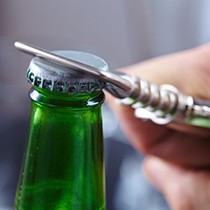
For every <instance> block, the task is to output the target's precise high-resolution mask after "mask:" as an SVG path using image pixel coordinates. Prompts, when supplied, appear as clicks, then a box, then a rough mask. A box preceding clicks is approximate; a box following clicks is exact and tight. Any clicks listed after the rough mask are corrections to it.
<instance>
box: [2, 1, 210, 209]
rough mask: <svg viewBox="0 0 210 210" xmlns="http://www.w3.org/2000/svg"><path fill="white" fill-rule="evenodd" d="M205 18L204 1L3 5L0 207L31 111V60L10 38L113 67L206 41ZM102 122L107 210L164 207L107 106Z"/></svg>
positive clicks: (208, 9)
mask: <svg viewBox="0 0 210 210" xmlns="http://www.w3.org/2000/svg"><path fill="white" fill-rule="evenodd" d="M209 20H210V1H208V0H200V1H197V0H191V1H187V0H185V1H183V0H170V1H158V0H133V1H126V0H121V1H120V0H115V1H112V0H106V1H98V0H90V1H82V0H68V1H67V0H59V1H56V0H45V1H42V0H36V1H27V0H1V1H0V210H11V209H13V203H14V196H15V189H16V185H17V181H18V175H19V170H20V164H21V160H22V156H23V151H24V147H25V142H26V141H27V131H28V113H29V107H30V100H29V98H28V90H29V88H30V86H29V85H28V84H27V81H26V76H25V74H26V69H27V67H28V64H29V62H30V59H31V57H30V56H28V55H25V54H23V53H20V52H18V51H17V50H16V49H15V48H14V47H13V43H14V41H16V40H19V41H26V42H30V43H32V44H35V45H37V46H40V47H43V48H46V49H49V50H61V49H62V50H80V51H86V52H89V53H93V54H96V55H98V56H100V57H102V58H103V59H105V60H106V61H107V62H108V64H109V66H110V69H113V70H115V69H117V68H120V67H122V66H126V65H130V64H133V63H136V62H140V61H143V60H145V59H149V58H152V57H155V56H160V55H164V54H168V53H172V52H176V51H180V50H184V49H188V48H192V47H195V46H198V45H200V44H203V43H206V42H208V41H209V39H210V21H209ZM183 70H184V69H183ZM103 119H104V135H105V147H106V178H107V180H106V185H107V186H106V189H107V210H141V209H142V210H145V209H147V210H159V209H161V210H168V209H169V208H168V206H167V204H166V202H165V201H164V199H163V197H162V196H161V195H160V194H159V193H158V192H157V191H156V190H155V189H153V188H152V187H151V186H150V184H149V183H148V182H147V181H146V180H145V178H144V177H143V175H142V173H141V170H140V165H141V161H142V159H143V156H142V155H141V154H138V153H137V152H136V151H135V150H134V149H133V147H132V146H131V145H130V144H129V141H128V139H126V137H125V135H124V134H123V131H122V130H121V129H120V126H119V123H118V121H117V120H116V119H115V118H114V116H113V115H112V113H111V112H110V111H109V109H108V107H107V106H106V104H105V105H104V107H103Z"/></svg>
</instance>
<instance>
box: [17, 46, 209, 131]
mask: <svg viewBox="0 0 210 210" xmlns="http://www.w3.org/2000/svg"><path fill="white" fill-rule="evenodd" d="M14 45H15V47H16V48H17V49H19V50H21V51H24V52H26V53H29V54H32V55H35V56H37V57H40V58H42V59H46V60H49V61H51V62H54V63H57V64H59V65H62V66H65V67H69V68H71V69H75V71H79V72H81V73H84V74H90V75H92V76H94V77H96V78H98V79H100V80H102V81H104V82H105V83H106V86H105V89H106V90H107V91H109V92H110V93H111V94H112V95H113V96H115V97H117V98H119V99H120V100H121V102H122V103H123V104H126V105H129V106H131V107H132V108H133V109H134V110H135V116H136V117H137V118H141V119H149V120H151V121H153V122H154V123H156V124H159V125H165V124H169V123H175V124H179V125H180V124H181V125H182V124H187V125H192V126H198V127H205V128H210V101H204V100H199V99H194V98H193V97H192V96H189V95H185V94H182V93H181V92H180V91H179V90H177V89H176V88H175V87H174V86H172V85H166V84H164V85H160V86H159V85H157V84H154V83H151V82H149V81H146V80H143V79H141V78H138V77H135V76H133V75H129V74H124V73H121V72H117V71H114V72H108V71H102V70H99V69H97V68H94V67H92V66H89V65H86V64H83V63H80V62H77V61H75V60H72V59H69V58H66V57H63V56H60V55H57V54H55V53H53V52H50V51H48V50H45V49H42V48H39V47H36V46H33V45H30V44H28V43H23V42H15V43H14Z"/></svg>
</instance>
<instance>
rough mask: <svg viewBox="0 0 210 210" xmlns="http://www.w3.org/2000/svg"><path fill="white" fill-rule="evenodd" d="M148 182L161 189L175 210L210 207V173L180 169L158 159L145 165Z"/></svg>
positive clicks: (147, 161) (146, 162)
mask: <svg viewBox="0 0 210 210" xmlns="http://www.w3.org/2000/svg"><path fill="white" fill-rule="evenodd" d="M143 171H144V173H145V175H146V177H147V178H148V180H149V181H150V182H151V183H152V184H153V185H154V186H155V187H156V188H157V189H159V190H160V191H161V192H162V193H163V195H164V196H165V198H166V200H167V201H168V203H169V205H170V207H171V208H172V209H173V210H183V209H185V210H207V209H209V206H210V172H209V171H192V170H188V169H185V168H180V167H178V166H176V165H172V164H170V163H169V162H165V161H163V160H161V159H159V158H156V157H149V158H147V159H146V160H145V161H144V163H143Z"/></svg>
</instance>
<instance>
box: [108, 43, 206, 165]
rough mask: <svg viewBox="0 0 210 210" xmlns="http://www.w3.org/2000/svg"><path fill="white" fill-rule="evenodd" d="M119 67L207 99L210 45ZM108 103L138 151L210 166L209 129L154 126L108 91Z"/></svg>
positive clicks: (181, 162) (182, 161) (184, 162)
mask: <svg viewBox="0 0 210 210" xmlns="http://www.w3.org/2000/svg"><path fill="white" fill-rule="evenodd" d="M121 70H122V71H125V72H127V73H129V74H134V75H136V76H138V77H140V78H143V79H146V80H149V81H151V82H155V83H157V84H172V85H174V86H175V87H177V88H178V89H179V90H180V91H181V92H183V93H185V94H188V95H192V96H194V97H197V98H201V99H210V90H209V84H210V45H206V46H202V47H200V48H197V49H193V50H189V51H185V52H181V53H177V54H174V55H169V56H164V57H160V58H156V59H153V60H149V61H146V62H143V63H139V64H136V65H134V66H130V67H126V68H124V69H121ZM107 102H108V104H109V106H110V107H111V109H112V110H113V111H114V113H115V114H116V115H117V117H118V118H119V122H120V123H121V125H122V128H123V130H124V131H125V133H126V134H127V136H128V138H129V139H130V140H131V142H132V144H133V145H134V146H135V148H136V149H137V150H139V151H140V152H141V153H145V154H152V155H155V156H158V157H160V158H163V159H166V160H168V161H172V162H175V163H179V164H184V165H188V166H193V167H203V166H208V165H210V155H209V148H210V130H209V129H203V128H198V127H189V126H179V127H174V126H173V127H172V126H171V125H168V126H159V125H155V124H153V123H152V122H150V121H142V120H140V119H137V118H136V117H135V116H134V113H133V109H132V108H130V107H128V106H125V105H120V104H119V102H116V100H115V99H114V98H113V97H111V96H110V95H108V94H107Z"/></svg>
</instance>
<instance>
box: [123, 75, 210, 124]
mask: <svg viewBox="0 0 210 210" xmlns="http://www.w3.org/2000/svg"><path fill="white" fill-rule="evenodd" d="M130 81H133V87H134V88H133V92H132V93H131V94H130V96H129V97H126V98H124V99H122V100H121V102H122V103H123V104H126V105H129V106H131V107H132V108H133V109H134V110H135V116H136V117H137V118H141V119H148V120H151V121H153V122H154V123H156V124H159V125H164V124H168V123H178V124H188V125H194V126H200V127H207V128H210V107H209V102H207V101H200V100H194V98H193V97H192V96H187V95H184V94H182V93H181V92H179V91H178V90H177V89H176V88H175V87H174V86H172V85H166V84H164V85H160V86H159V85H157V84H154V83H150V82H148V81H145V80H142V79H140V78H137V77H135V78H134V77H132V79H130Z"/></svg>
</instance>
